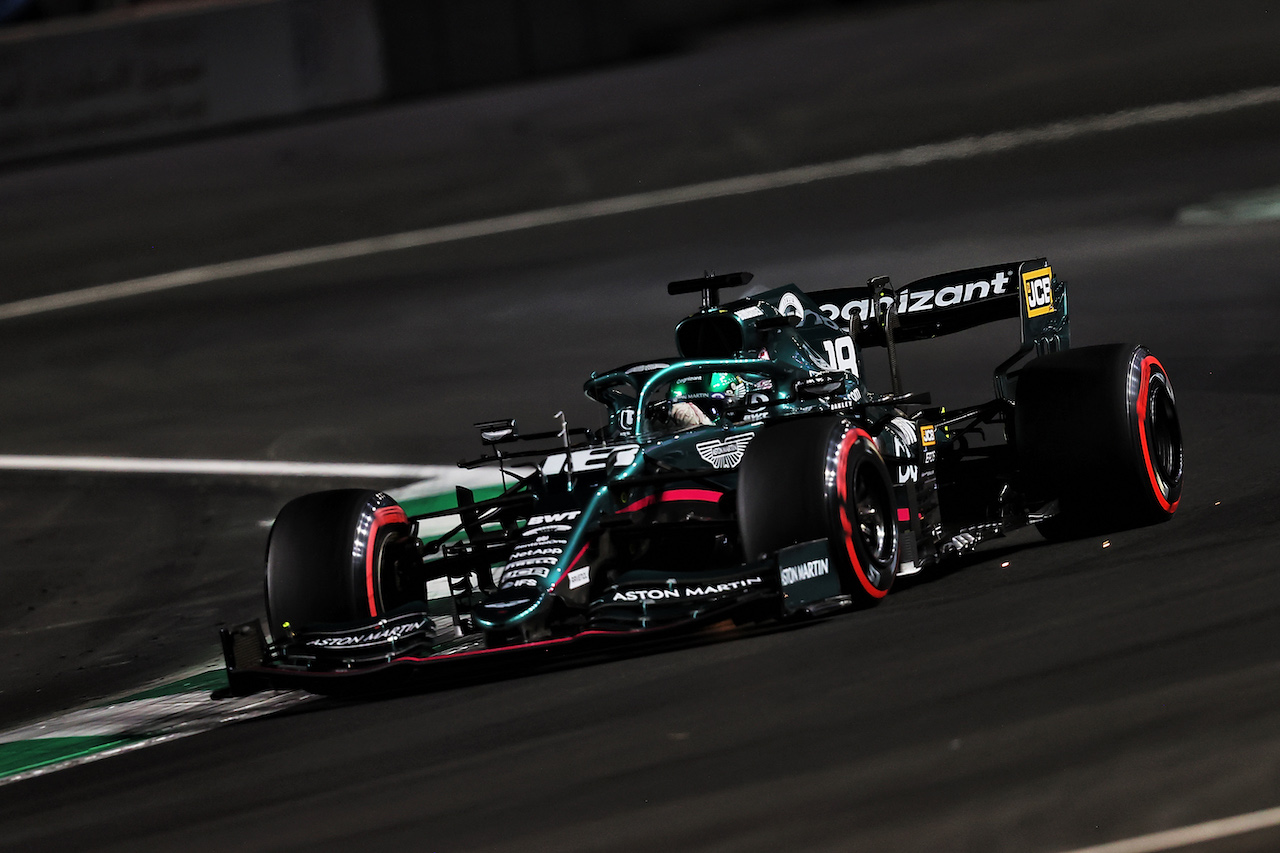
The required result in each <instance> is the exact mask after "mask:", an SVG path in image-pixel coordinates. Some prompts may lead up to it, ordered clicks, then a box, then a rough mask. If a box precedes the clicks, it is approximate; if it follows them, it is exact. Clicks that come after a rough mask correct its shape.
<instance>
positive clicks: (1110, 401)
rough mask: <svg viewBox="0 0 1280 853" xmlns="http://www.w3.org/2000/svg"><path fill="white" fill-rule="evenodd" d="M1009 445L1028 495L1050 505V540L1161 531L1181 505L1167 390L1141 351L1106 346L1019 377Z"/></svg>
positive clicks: (1177, 430) (1040, 364)
mask: <svg viewBox="0 0 1280 853" xmlns="http://www.w3.org/2000/svg"><path fill="white" fill-rule="evenodd" d="M1014 432H1015V443H1016V447H1017V454H1018V462H1019V466H1020V468H1021V469H1022V475H1023V481H1024V487H1025V489H1026V491H1027V493H1028V494H1029V495H1033V496H1034V495H1038V496H1040V497H1041V498H1045V499H1049V498H1057V500H1058V503H1059V509H1060V512H1059V514H1058V515H1056V516H1054V517H1053V518H1051V519H1049V520H1047V521H1045V522H1042V523H1041V524H1040V530H1041V532H1042V533H1044V534H1045V535H1046V536H1048V537H1049V538H1066V537H1072V536H1083V535H1089V534H1093V533H1102V532H1107V531H1112V530H1123V529H1126V528H1131V527H1140V526H1142V525H1146V524H1154V523H1157V522H1161V521H1167V520H1168V519H1169V518H1171V517H1172V516H1173V513H1174V511H1175V510H1176V509H1177V508H1178V500H1179V499H1180V498H1181V496H1182V461H1183V460H1182V429H1181V427H1180V425H1179V423H1178V411H1177V407H1176V405H1175V402H1174V395H1173V385H1172V383H1171V382H1170V381H1169V375H1168V373H1166V371H1165V369H1164V365H1162V364H1161V363H1160V360H1159V359H1158V358H1156V357H1155V356H1154V355H1152V354H1151V352H1150V351H1148V350H1147V349H1146V348H1145V347H1142V346H1137V345H1134V344H1107V345H1104V346H1095V347H1084V348H1081V349H1074V350H1069V351H1067V352H1061V353H1053V354H1050V355H1047V356H1043V357H1041V358H1037V359H1035V360H1033V361H1032V362H1031V363H1030V364H1028V365H1027V366H1026V368H1024V369H1023V371H1022V373H1021V375H1020V376H1019V377H1018V384H1017V404H1016V407H1015V416H1014Z"/></svg>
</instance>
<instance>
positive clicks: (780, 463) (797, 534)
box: [737, 417, 899, 604]
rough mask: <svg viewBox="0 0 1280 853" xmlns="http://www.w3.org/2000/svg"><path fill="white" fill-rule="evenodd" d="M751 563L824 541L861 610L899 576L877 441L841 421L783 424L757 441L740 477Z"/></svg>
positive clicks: (888, 484) (892, 509) (889, 490)
mask: <svg viewBox="0 0 1280 853" xmlns="http://www.w3.org/2000/svg"><path fill="white" fill-rule="evenodd" d="M737 507H738V523H739V527H740V532H741V535H742V542H743V548H744V551H745V554H746V557H747V559H748V560H756V559H760V558H761V557H764V556H766V555H768V554H771V553H773V552H775V551H777V550H778V549H779V548H785V547H786V546H788V545H794V544H796V543H799V542H808V541H812V540H815V539H822V538H826V539H827V541H828V543H829V545H830V553H831V556H832V560H833V563H834V566H835V569H836V572H837V574H838V576H839V577H840V582H841V586H842V588H843V590H844V592H845V593H846V594H848V595H850V596H852V597H853V598H854V599H855V600H858V601H861V602H862V603H864V604H874V603H875V602H877V601H879V600H880V599H882V598H884V596H885V595H886V594H888V592H889V589H890V587H892V586H893V580H894V578H895V577H896V576H897V574H898V553H899V543H898V527H897V523H896V519H897V507H896V505H895V503H894V497H893V484H892V480H891V479H890V478H889V471H888V469H887V468H886V467H885V464H884V460H883V459H882V458H881V456H880V451H879V449H878V448H877V447H876V444H875V441H873V440H872V438H871V436H870V435H868V434H867V433H866V432H865V431H864V430H862V429H860V428H858V427H856V426H854V425H853V424H852V423H850V422H849V421H847V420H845V419H844V418H841V417H812V418H801V419H797V420H791V421H785V422H783V423H779V424H777V425H774V426H769V427H766V428H764V429H763V430H761V431H760V432H759V433H757V434H756V437H755V439H753V440H752V442H751V444H750V445H748V447H747V452H746V454H745V456H744V457H743V459H742V464H741V465H740V466H739V469H738V494H737Z"/></svg>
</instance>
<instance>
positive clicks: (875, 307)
mask: <svg viewBox="0 0 1280 853" xmlns="http://www.w3.org/2000/svg"><path fill="white" fill-rule="evenodd" d="M809 296H810V297H811V298H812V299H813V300H815V301H816V302H818V303H819V307H820V309H821V310H822V312H823V313H824V314H825V315H826V316H828V317H830V318H831V319H833V320H835V322H837V323H841V324H843V323H844V322H847V323H848V324H849V334H850V335H852V336H853V337H854V338H855V340H856V341H857V343H858V345H859V346H860V347H868V346H880V347H887V348H888V349H889V358H890V366H891V370H892V371H893V373H894V380H895V385H896V384H897V364H896V362H897V358H896V356H895V354H894V346H895V344H898V343H906V342H909V341H920V340H926V339H928V338H936V337H940V336H942V335H950V334H954V333H956V332H961V331H964V330H965V329H971V328H973V327H975V326H981V325H983V324H985V323H992V322H995V321H996V320H1009V319H1013V318H1015V317H1017V318H1019V319H1020V320H1021V321H1022V322H1021V330H1022V339H1021V345H1020V346H1019V348H1018V351H1017V352H1015V353H1014V354H1013V355H1012V356H1010V357H1009V358H1008V359H1006V360H1005V361H1003V362H1001V363H1000V364H999V365H998V366H997V367H996V369H995V383H996V393H997V395H998V396H999V397H1001V398H1004V399H1008V397H1009V391H1010V388H1009V377H1008V372H1009V370H1010V369H1011V368H1012V367H1013V366H1014V365H1015V364H1017V363H1018V362H1019V361H1021V360H1022V359H1023V358H1024V357H1026V356H1028V355H1030V354H1031V353H1032V352H1033V351H1034V352H1035V353H1036V354H1037V355H1043V354H1045V353H1047V352H1054V351H1057V350H1065V349H1067V348H1068V347H1069V346H1070V344H1071V324H1070V317H1069V315H1068V313H1067V283H1066V282H1065V281H1062V280H1061V279H1058V278H1055V277H1054V275H1053V268H1052V267H1050V266H1049V262H1048V261H1047V260H1045V259H1044V258H1035V259H1032V260H1026V261H1020V262H1012V263H1005V264H996V265H994V266H988V267H975V268H973V269H967V270H958V271H956V272H948V273H943V274H941V275H934V276H930V277H928V278H922V279H920V280H918V281H913V282H911V283H910V284H908V285H906V286H904V287H900V288H898V289H896V290H895V289H894V288H893V287H891V286H890V284H889V280H888V279H887V278H873V279H872V280H871V281H869V282H868V283H867V284H866V285H865V286H863V287H845V288H836V289H833V290H820V291H816V292H814V293H811V294H809ZM895 390H896V388H895Z"/></svg>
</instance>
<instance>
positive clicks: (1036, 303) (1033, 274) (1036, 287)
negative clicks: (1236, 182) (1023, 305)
mask: <svg viewBox="0 0 1280 853" xmlns="http://www.w3.org/2000/svg"><path fill="white" fill-rule="evenodd" d="M1022 297H1023V298H1024V299H1026V301H1027V316H1028V317H1039V316H1040V315H1041V314H1051V313H1053V269H1052V268H1050V267H1044V268H1043V269H1038V270H1031V271H1030V272H1024V273H1023V274H1022Z"/></svg>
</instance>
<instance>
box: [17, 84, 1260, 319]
mask: <svg viewBox="0 0 1280 853" xmlns="http://www.w3.org/2000/svg"><path fill="white" fill-rule="evenodd" d="M1275 103H1280V86H1264V87H1259V88H1255V89H1245V90H1242V91H1239V92H1232V93H1229V94H1225V95H1214V96H1211V97H1207V98H1199V99H1196V100H1191V101H1175V102H1172V103H1166V104H1156V105H1152V106H1146V107H1134V108H1130V109H1125V110H1119V111H1117V112H1113V113H1106V114H1102V115H1095V116H1086V117H1083V118H1076V119H1067V120H1063V121H1057V122H1052V123H1049V124H1043V125H1037V126H1034V127H1025V128H1021V129H1017V130H1004V131H996V132H994V133H989V134H985V135H982V136H964V137H960V138H958V139H953V140H950V141H947V142H936V143H928V144H924V145H916V146H913V147H910V148H903V149H899V150H897V151H886V152H880V153H874V154H863V155H859V156H857V157H850V158H847V159H843V160H835V161H830V162H827V163H817V164H812V165H807V166H796V167H793V168H789V169H782V170H779V171H775V172H762V173H759V174H754V175H743V176H739V177H734V178H723V179H720V180H715V181H706V182H703V183H697V184H687V185H685V186H680V187H671V188H669V189H663V190H653V191H650V192H644V193H636V194H633V195H625V196H618V197H615V198H607V199H600V200H597V201H588V202H580V203H577V204H569V205H563V206H560V207H551V208H545V209H542V210H533V211H526V212H524V213H513V214H507V215H504V216H495V217H489V218H485V219H476V220H472V221H469V222H460V223H455V224H452V225H441V226H435V227H431V228H421V229H417V230H414V231H404V232H400V233H398V234H387V235H383V236H379V237H367V238H363V239H359V240H349V241H346V242H342V243H332V244H329V245H324V246H313V247H311V248H307V249H294V250H291V251H285V252H276V253H273V254H269V255H260V256H258V257H254V258H243V259H240V260H234V261H224V262H222V263H216V264H208V265H205V266H199V267H191V268H189V269H184V270H176V271H174V272H168V273H160V274H158V275H150V276H143V277H141V278H134V279H129V280H127V281H118V282H114V283H111V284H101V285H96V286H93V287H86V288H82V289H80V290H72V291H67V292H65V293H56V294H50V295H48V296H37V297H32V298H29V299H21V300H18V301H15V302H9V303H4V304H0V320H7V319H12V318H15V317H26V316H31V315H33V314H43V313H47V312H49V311H58V310H62V309H65V308H73V307H76V306H80V305H90V304H94V303H99V302H107V301H111V300H115V299H124V298H127V297H130V296H139V295H142V294H147V293H155V292H158V291H163V290H173V289H175V288H180V287H189V286H192V285H196V284H207V283H209V282H213V281H225V280H228V279H233V278H242V277H245V276H250V275H256V274H259V273H266V272H276V271H280V270H286V269H295V268H298V267H304V266H311V265H315V264H323V263H330V262H333V261H340V260H348V259H351V258H360V257H368V256H370V255H377V254H382V253H386V252H396V251H402V250H404V249H415V248H422V247H425V246H433V245H439V244H442V243H452V242H457V241H459V240H469V239H474V238H476V237H488V236H493V235H496V234H505V233H510V232H513V231H524V230H528V229H531V228H540V227H544V226H548V225H561V224H565V223H569V222H579V221H583V220H587V219H596V218H600V217H604V216H614V215H618V214H623V213H635V212H638V211H643V210H654V209H656V208H662V207H670V206H673V205H677V204H687V203H690V202H696V201H708V200H711V199H717V198H727V197H729V196H735V195H747V194H750V193H756V192H763V191H766V190H772V189H782V188H785V187H792V186H799V185H802V184H808V183H814V182H816V181H826V180H831V179H834V178H847V177H852V176H855V175H867V174H873V173H877V172H887V171H891V170H895V169H906V168H912V167H916V166H925V165H930V164H933V163H942V162H949V161H957V160H965V159H969V158H972V157H978V156H983V155H987V154H997V153H1004V152H1007V151H1012V150H1015V149H1018V148H1024V147H1027V146H1030V145H1043V144H1048V143H1054V142H1063V141H1066V140H1069V139H1077V138H1079V137H1083V136H1092V135H1098V134H1103V133H1111V132H1115V131H1120V130H1129V129H1132V128H1137V127H1145V126H1149V125H1153V124H1160V123H1163V122H1170V121H1181V120H1185V119H1192V118H1202V117H1205V116H1211V115H1218V114H1221V113H1226V112H1231V111H1233V110H1238V109H1245V108H1248V107H1256V106H1263V105H1267V104H1275Z"/></svg>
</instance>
